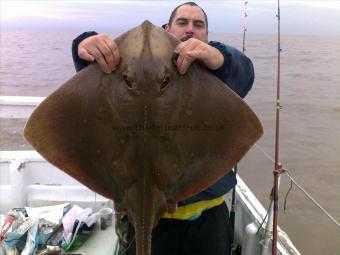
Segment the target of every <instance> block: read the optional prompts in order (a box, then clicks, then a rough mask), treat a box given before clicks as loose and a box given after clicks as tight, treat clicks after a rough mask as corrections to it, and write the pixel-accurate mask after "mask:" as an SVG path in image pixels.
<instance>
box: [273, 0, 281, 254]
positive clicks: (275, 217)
mask: <svg viewBox="0 0 340 255" xmlns="http://www.w3.org/2000/svg"><path fill="white" fill-rule="evenodd" d="M276 17H277V83H276V133H275V170H274V172H273V173H274V188H273V201H274V205H273V211H274V215H273V242H272V255H276V254H277V236H278V233H277V226H278V208H279V204H278V200H279V174H281V172H282V164H281V163H280V161H279V149H280V110H281V108H282V107H281V105H280V71H281V70H280V62H281V38H280V37H281V31H280V0H277V15H276Z"/></svg>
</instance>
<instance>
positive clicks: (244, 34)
mask: <svg viewBox="0 0 340 255" xmlns="http://www.w3.org/2000/svg"><path fill="white" fill-rule="evenodd" d="M247 4H248V2H247V1H244V18H243V43H242V52H245V51H246V47H245V42H246V32H247V17H248V13H247Z"/></svg>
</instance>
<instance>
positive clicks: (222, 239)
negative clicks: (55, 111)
mask: <svg viewBox="0 0 340 255" xmlns="http://www.w3.org/2000/svg"><path fill="white" fill-rule="evenodd" d="M163 27H164V28H165V30H166V31H168V32H169V33H170V34H172V35H174V36H175V37H177V38H178V39H180V40H181V41H182V42H181V43H179V44H178V46H177V47H176V49H175V52H176V53H178V59H177V62H176V65H177V69H178V71H179V73H180V74H182V75H183V74H185V73H186V71H187V70H188V68H189V67H190V64H191V63H193V62H194V61H195V60H198V61H200V62H201V63H202V64H203V65H205V66H206V68H207V69H208V70H210V71H211V72H212V73H213V74H214V75H216V76H217V77H218V78H220V79H221V80H222V81H223V82H224V83H226V84H227V85H228V86H229V87H230V88H231V89H232V90H234V91H235V92H236V93H237V94H238V95H239V96H240V97H242V98H243V97H245V96H246V94H247V93H248V91H249V90H250V89H251V87H252V84H253V81H254V70H253V65H252V63H251V61H250V60H249V59H248V58H247V57H246V56H245V55H244V54H242V53H241V52H239V51H238V50H237V49H235V48H233V47H230V46H227V45H224V44H222V43H220V42H214V41H211V42H208V19H207V16H206V14H205V12H204V10H203V9H202V8H201V7H199V6H198V5H197V4H195V3H193V2H187V3H184V4H182V5H179V6H178V7H176V8H175V9H174V10H173V12H172V14H171V17H170V19H169V22H168V24H167V25H165V26H163ZM72 54H73V59H74V63H75V67H76V70H77V71H79V70H80V69H82V68H84V67H85V66H87V65H88V64H89V63H90V62H93V61H97V62H98V63H99V65H100V66H101V68H102V70H103V71H104V72H106V73H110V72H113V71H114V70H115V69H116V68H117V65H118V64H119V58H120V57H119V51H118V48H117V45H116V44H115V43H114V42H113V41H112V39H110V38H109V37H108V36H107V35H105V34H97V33H96V32H86V33H83V34H82V35H80V36H79V37H77V38H76V39H75V40H74V42H73V45H72ZM227 85H226V86H227ZM235 185H236V176H235V173H234V172H233V171H231V172H229V173H228V174H227V175H225V176H224V177H223V178H222V179H220V180H219V181H217V182H216V183H215V184H214V185H212V186H211V187H209V188H208V189H206V190H205V191H203V192H201V193H199V194H197V195H195V196H193V197H191V198H189V199H186V200H185V201H180V202H178V207H177V209H176V212H175V213H173V214H169V213H166V214H165V215H163V217H162V218H161V219H160V221H159V223H158V225H157V226H156V228H155V229H154V230H153V233H152V254H153V255H167V254H169V255H179V254H181V255H186V254H187V255H190V254H195V255H211V254H214V255H225V254H230V235H231V228H230V225H229V222H228V219H229V214H228V208H227V206H226V204H225V202H224V195H225V194H226V193H227V192H228V191H229V190H231V189H232V188H233V187H234V186H235ZM124 222H125V224H124ZM124 228H125V230H126V231H124ZM122 232H127V233H126V234H127V235H125V236H124V233H122ZM118 235H119V236H120V244H121V245H122V246H123V247H121V249H120V252H121V254H129V255H131V254H135V244H134V230H133V227H132V225H131V224H129V223H127V220H126V219H123V220H122V221H120V222H119V225H118ZM124 239H126V240H124Z"/></svg>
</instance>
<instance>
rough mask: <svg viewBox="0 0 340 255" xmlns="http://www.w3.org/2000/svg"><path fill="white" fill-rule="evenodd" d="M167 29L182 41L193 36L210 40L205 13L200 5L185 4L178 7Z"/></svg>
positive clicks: (205, 40)
mask: <svg viewBox="0 0 340 255" xmlns="http://www.w3.org/2000/svg"><path fill="white" fill-rule="evenodd" d="M166 31H168V32H169V33H170V34H172V35H173V36H175V37H176V38H178V39H179V40H181V41H185V40H187V39H189V38H191V37H193V38H196V39H198V40H201V41H203V42H208V30H207V24H206V21H205V17H204V13H203V12H202V10H201V9H200V8H199V7H198V6H190V5H183V6H181V7H179V8H178V9H177V12H176V15H175V17H174V19H173V20H172V23H171V24H169V26H167V27H166Z"/></svg>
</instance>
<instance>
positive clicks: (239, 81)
mask: <svg viewBox="0 0 340 255" xmlns="http://www.w3.org/2000/svg"><path fill="white" fill-rule="evenodd" d="M209 45H211V46H213V47H215V48H217V49H218V50H219V51H220V52H221V53H222V55H223V56H224V63H223V64H222V66H221V67H220V68H219V69H217V70H211V72H212V73H213V74H215V75H216V76H217V77H218V78H220V79H221V80H222V81H223V82H224V83H225V84H227V85H228V87H230V88H231V89H232V90H233V91H234V92H236V93H237V94H238V95H239V96H240V97H242V98H244V97H245V96H246V95H247V93H248V92H249V90H250V89H251V87H252V86H253V83H254V77H255V75H254V67H253V63H252V62H251V60H250V59H249V58H248V57H247V56H246V55H244V54H243V53H242V52H240V51H239V50H237V49H236V48H234V47H231V46H228V45H225V44H223V43H220V42H216V41H211V42H209Z"/></svg>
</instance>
